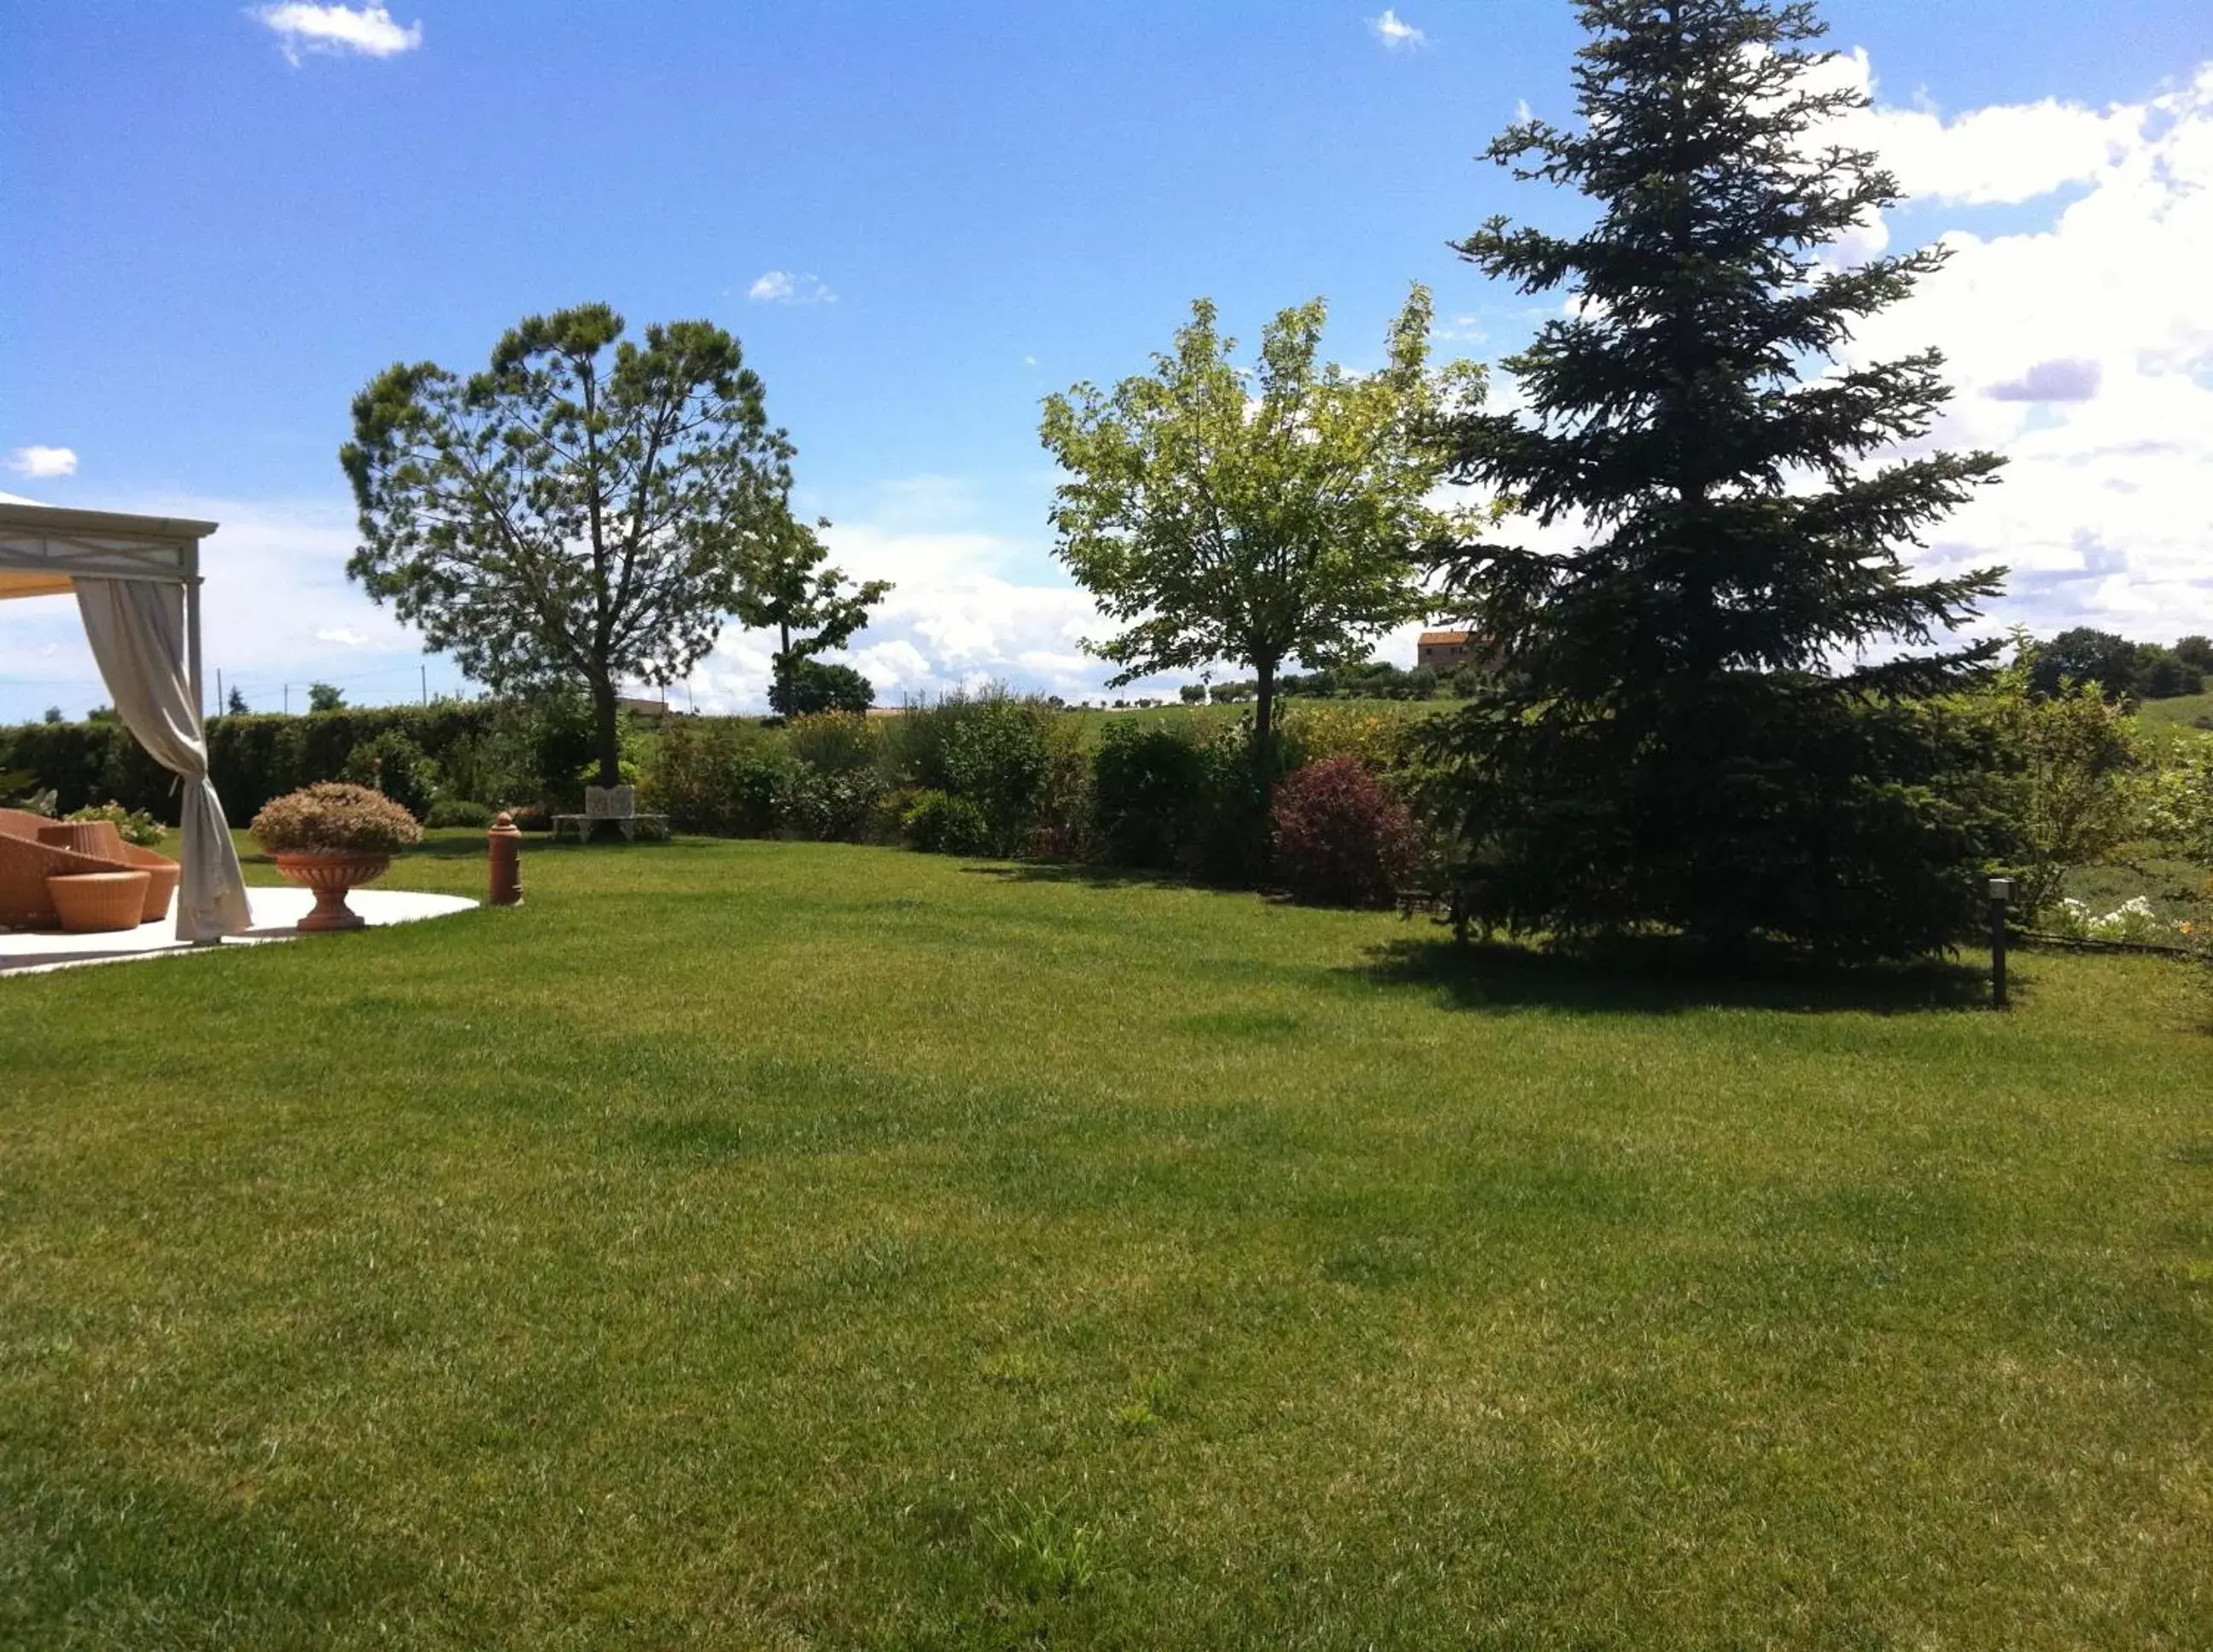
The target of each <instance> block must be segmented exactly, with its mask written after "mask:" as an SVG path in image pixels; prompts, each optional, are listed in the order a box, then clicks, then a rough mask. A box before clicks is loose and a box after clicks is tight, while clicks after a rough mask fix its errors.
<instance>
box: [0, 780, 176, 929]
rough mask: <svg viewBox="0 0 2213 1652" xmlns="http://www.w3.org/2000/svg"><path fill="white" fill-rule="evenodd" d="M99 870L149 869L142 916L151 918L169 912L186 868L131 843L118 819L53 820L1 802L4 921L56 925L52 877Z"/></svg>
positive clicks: (16, 925)
mask: <svg viewBox="0 0 2213 1652" xmlns="http://www.w3.org/2000/svg"><path fill="white" fill-rule="evenodd" d="M48 834H53V836H52V838H50V837H49V835H48ZM54 838H58V839H59V841H54V840H53V839H54ZM99 872H143V873H145V874H146V875H147V880H146V882H145V883H144V884H143V885H142V886H140V905H139V917H140V921H141V922H142V923H149V924H150V923H152V922H153V921H154V920H155V919H156V918H159V917H167V916H168V911H169V899H170V897H171V896H172V895H174V894H175V893H176V890H177V879H178V876H179V875H180V868H179V867H178V865H177V863H176V862H174V861H173V860H171V859H169V857H168V856H166V855H156V854H155V852H154V851H153V850H150V849H141V848H139V847H138V846H137V844H126V843H125V842H124V841H123V839H122V838H121V836H120V835H119V834H118V832H116V830H115V826H114V824H113V822H112V821H107V820H48V819H46V816H45V815H43V814H26V813H25V812H24V811H23V810H21V809H8V808H0V927H5V928H8V929H11V930H36V929H51V928H52V927H53V926H54V925H55V924H58V923H59V922H60V921H61V914H60V913H59V912H58V911H57V910H56V908H55V906H54V902H53V897H52V894H51V893H49V892H48V890H47V888H46V880H47V879H48V878H50V877H72V876H83V875H90V874H94V873H99Z"/></svg>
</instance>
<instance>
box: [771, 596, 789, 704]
mask: <svg viewBox="0 0 2213 1652" xmlns="http://www.w3.org/2000/svg"><path fill="white" fill-rule="evenodd" d="M776 641H777V649H776V673H775V677H776V692H775V693H774V694H772V695H771V696H770V699H769V710H771V711H775V712H778V713H781V714H782V715H783V716H787V717H788V716H790V715H791V622H790V621H789V619H787V620H784V621H783V622H782V623H781V624H779V625H777V628H776Z"/></svg>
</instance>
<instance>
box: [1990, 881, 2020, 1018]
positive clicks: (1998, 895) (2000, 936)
mask: <svg viewBox="0 0 2213 1652" xmlns="http://www.w3.org/2000/svg"><path fill="white" fill-rule="evenodd" d="M2013 894H2014V882H2013V880H2012V879H2011V878H1992V879H1991V880H1990V1008H1991V1009H2004V1008H2005V1007H2006V906H2007V905H2008V903H2009V902H2010V901H2011V900H2012V899H2013Z"/></svg>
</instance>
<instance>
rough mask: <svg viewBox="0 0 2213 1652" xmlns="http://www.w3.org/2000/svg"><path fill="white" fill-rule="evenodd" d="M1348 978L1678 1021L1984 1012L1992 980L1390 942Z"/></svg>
mask: <svg viewBox="0 0 2213 1652" xmlns="http://www.w3.org/2000/svg"><path fill="white" fill-rule="evenodd" d="M1344 972H1345V973H1347V974H1350V975H1355V976H1358V977H1359V978H1362V979H1364V980H1367V981H1370V982H1374V983H1376V984H1381V985H1384V986H1394V987H1407V988H1411V989H1414V990H1417V991H1425V992H1429V993H1432V994H1434V995H1436V997H1438V998H1439V999H1440V1000H1441V1001H1442V1003H1444V1004H1445V1005H1446V1006H1447V1007H1448V1008H1450V1009H1474V1010H1492V1011H1505V1010H1515V1009H1564V1010H1569V1011H1572V1012H1575V1013H1577V1014H1582V1015H1681V1014H1683V1013H1685V1012H1686V1011H1688V1010H1695V1009H1775V1010H1785V1011H1792V1012H1796V1013H1800V1014H1834V1013H1838V1012H1841V1011H1851V1012H1856V1013H1859V1014H1862V1015H1923V1014H1930V1013H1933V1012H1942V1011H1960V1010H1970V1009H1987V1008H1988V1007H1989V1005H1990V978H1989V975H1988V973H1987V972H1985V971H1984V970H1982V969H1979V968H1977V967H1976V966H1973V965H1972V964H1967V963H1964V962H1956V961H1942V960H1931V961H1929V962H1923V963H1914V964H1870V965H1862V966H1853V967H1850V968H1844V967H1838V966H1828V967H1823V966H1815V965H1812V964H1808V963H1806V962H1804V961H1802V960H1795V959H1791V958H1787V957H1779V956H1778V957H1771V958H1766V959H1762V960H1758V961H1757V962H1755V963H1753V964H1749V965H1746V966H1740V967H1734V968H1724V967H1722V966H1717V965H1716V963H1715V962H1714V961H1713V960H1710V959H1708V958H1704V957H1702V956H1700V955H1699V954H1696V953H1695V952H1692V951H1691V950H1690V949H1688V948H1684V947H1682V946H1680V945H1678V944H1672V943H1667V942H1649V943H1637V944H1634V945H1623V946H1619V947H1615V948H1610V949H1608V950H1606V951H1604V952H1599V953H1566V952H1540V951H1538V950H1537V949H1535V948H1531V947H1525V946H1513V945H1507V944H1501V943H1477V944H1470V945H1466V946H1459V945H1455V944H1454V943H1453V942H1450V941H1448V940H1442V939H1441V940H1435V941H1430V940H1405V941H1391V942H1385V943H1384V944H1383V945H1381V946H1380V947H1375V948H1369V953H1368V956H1367V960H1366V961H1365V962H1363V963H1360V964H1356V965H1350V966H1346V968H1345V971H1344Z"/></svg>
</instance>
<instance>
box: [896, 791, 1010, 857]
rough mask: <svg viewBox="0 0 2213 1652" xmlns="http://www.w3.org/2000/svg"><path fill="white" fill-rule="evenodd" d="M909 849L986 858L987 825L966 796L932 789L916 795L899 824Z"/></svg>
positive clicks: (989, 850) (989, 841)
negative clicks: (984, 856)
mask: <svg viewBox="0 0 2213 1652" xmlns="http://www.w3.org/2000/svg"><path fill="white" fill-rule="evenodd" d="M899 826H900V832H901V835H902V836H903V837H904V838H905V841H906V845H907V847H908V848H910V849H918V850H922V851H923V852H924V854H928V855H988V854H990V853H991V822H990V820H987V819H986V818H985V814H984V811H983V810H982V809H981V808H978V806H977V805H976V804H975V803H974V802H971V801H970V800H969V799H967V798H966V797H955V796H953V795H952V794H951V793H949V792H942V791H938V790H935V789H930V790H925V791H922V792H919V793H918V794H916V796H915V799H914V801H913V802H911V803H910V804H909V805H908V806H907V808H906V812H905V814H904V815H903V816H902V817H901V818H900V821H899Z"/></svg>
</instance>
